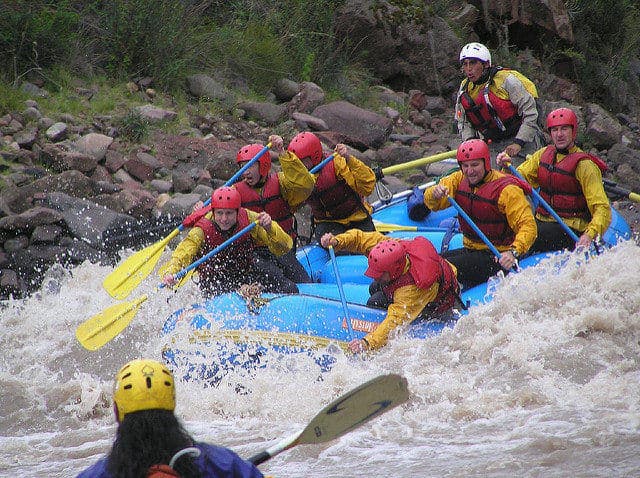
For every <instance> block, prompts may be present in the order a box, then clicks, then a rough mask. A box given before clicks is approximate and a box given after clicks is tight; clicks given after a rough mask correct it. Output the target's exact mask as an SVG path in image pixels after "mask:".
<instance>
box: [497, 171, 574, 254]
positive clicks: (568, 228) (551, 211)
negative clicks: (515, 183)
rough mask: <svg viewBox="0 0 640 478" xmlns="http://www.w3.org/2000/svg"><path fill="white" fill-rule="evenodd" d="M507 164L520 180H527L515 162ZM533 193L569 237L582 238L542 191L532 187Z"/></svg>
mask: <svg viewBox="0 0 640 478" xmlns="http://www.w3.org/2000/svg"><path fill="white" fill-rule="evenodd" d="M506 165H507V168H509V171H511V174H513V175H514V176H516V177H517V178H519V179H520V180H522V181H525V179H524V178H523V177H522V175H521V174H520V173H519V172H518V170H517V169H516V168H514V167H513V164H511V163H506ZM531 194H532V195H533V197H535V198H536V199H537V200H538V201H539V202H540V204H542V207H544V208H545V209H546V210H547V212H548V213H549V214H551V216H552V217H553V218H554V219H555V220H556V222H557V223H558V224H560V226H561V227H562V229H564V232H566V233H567V234H568V235H569V237H570V238H571V239H573V241H574V242H578V241H579V240H580V238H579V237H578V236H577V235H576V233H575V232H573V231H572V230H571V228H570V227H569V226H567V225H566V223H565V222H564V221H563V220H562V218H561V217H560V216H558V213H557V212H555V211H554V210H553V208H552V207H551V206H550V205H549V203H548V202H547V201H545V200H544V199H543V198H542V196H540V193H539V192H538V191H536V190H535V189H534V188H531Z"/></svg>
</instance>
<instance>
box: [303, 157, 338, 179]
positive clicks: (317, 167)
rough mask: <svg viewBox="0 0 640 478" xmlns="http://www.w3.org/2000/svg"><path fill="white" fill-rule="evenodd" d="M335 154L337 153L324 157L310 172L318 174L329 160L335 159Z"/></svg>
mask: <svg viewBox="0 0 640 478" xmlns="http://www.w3.org/2000/svg"><path fill="white" fill-rule="evenodd" d="M334 156H335V153H334V154H332V155H331V156H327V157H326V158H324V159H323V160H322V161H320V162H319V163H318V164H316V165H315V166H314V167H313V168H311V169H310V170H309V172H310V173H311V174H316V173H317V172H319V171H320V170H321V169H322V168H324V167H325V166H326V165H327V164H328V163H329V161H333V157H334Z"/></svg>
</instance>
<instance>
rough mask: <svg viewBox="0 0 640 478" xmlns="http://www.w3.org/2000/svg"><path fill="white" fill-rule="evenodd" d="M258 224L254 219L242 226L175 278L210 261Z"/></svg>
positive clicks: (176, 274) (178, 273)
mask: <svg viewBox="0 0 640 478" xmlns="http://www.w3.org/2000/svg"><path fill="white" fill-rule="evenodd" d="M257 224H258V221H253V222H252V223H251V224H249V225H248V226H245V227H244V228H242V229H241V230H240V231H238V232H236V233H235V234H234V235H233V236H231V237H230V238H229V239H227V240H226V241H224V242H223V243H222V244H220V245H219V246H217V247H216V248H215V249H213V250H212V251H210V252H208V253H207V254H205V255H204V256H202V257H201V258H200V259H198V260H197V261H195V262H193V263H192V264H189V265H188V266H187V267H185V268H184V269H182V270H181V271H179V272H176V273H175V274H174V275H173V278H174V279H175V280H178V279H180V278H181V277H182V276H184V275H186V274H187V273H188V272H189V271H190V270H192V269H195V268H196V267H198V266H199V265H200V264H202V263H203V262H206V261H208V260H209V259H211V258H212V257H213V256H215V255H216V254H217V253H218V252H220V251H221V250H222V249H225V248H226V247H228V246H229V245H230V244H231V243H232V242H234V241H235V240H236V239H238V238H239V237H241V236H244V235H245V234H246V233H247V232H249V231H250V230H251V229H253V228H254V227H256V225H257ZM163 286H164V284H162V285H161V286H160V287H163Z"/></svg>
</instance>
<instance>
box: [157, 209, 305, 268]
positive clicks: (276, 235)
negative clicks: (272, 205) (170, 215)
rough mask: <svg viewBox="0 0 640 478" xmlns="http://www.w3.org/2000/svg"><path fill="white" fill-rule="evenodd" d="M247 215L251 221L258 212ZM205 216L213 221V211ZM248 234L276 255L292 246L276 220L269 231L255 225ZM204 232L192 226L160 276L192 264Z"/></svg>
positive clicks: (289, 237) (255, 217)
mask: <svg viewBox="0 0 640 478" xmlns="http://www.w3.org/2000/svg"><path fill="white" fill-rule="evenodd" d="M247 214H248V215H249V221H251V222H253V221H255V220H257V219H258V213H257V212H253V211H249V210H247ZM205 218H207V219H209V220H210V221H213V212H209V213H207V215H206V216H205ZM249 235H250V236H251V238H252V239H253V241H254V242H255V243H256V245H257V246H266V247H268V248H269V250H270V251H271V252H272V253H273V254H274V255H276V256H281V255H283V254H285V253H286V252H288V251H289V250H290V249H291V248H292V247H293V240H292V239H291V236H289V234H287V233H286V232H284V230H283V229H282V228H281V227H280V225H279V224H278V223H277V222H276V221H272V222H271V232H267V230H266V229H264V228H263V227H261V226H260V225H257V226H256V227H254V228H253V229H251V231H249ZM204 241H205V238H204V232H203V231H202V229H200V228H199V227H194V228H192V229H191V230H190V231H189V234H187V237H185V238H184V239H183V240H182V242H180V244H178V246H177V247H176V249H175V251H173V254H171V259H169V261H168V262H167V263H166V264H165V265H163V266H162V267H161V268H160V270H159V273H160V276H161V277H162V276H164V275H166V274H172V275H173V274H175V273H176V272H179V271H180V270H182V269H184V268H185V267H187V266H188V265H189V264H192V263H193V262H194V261H195V260H197V259H198V258H199V255H200V250H201V248H202V245H203V244H204ZM229 267H233V264H229Z"/></svg>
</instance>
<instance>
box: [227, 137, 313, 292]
mask: <svg viewBox="0 0 640 478" xmlns="http://www.w3.org/2000/svg"><path fill="white" fill-rule="evenodd" d="M269 143H271V150H272V151H274V152H275V153H278V161H279V163H280V167H281V168H282V171H280V172H277V173H276V172H272V171H271V155H270V153H269V151H265V152H264V153H262V155H260V157H259V158H258V161H257V162H256V163H254V164H253V165H252V166H250V167H249V168H248V169H247V170H245V171H244V173H243V174H242V181H240V182H238V183H236V184H235V188H236V189H237V190H238V192H239V193H240V197H241V199H242V207H245V208H247V209H250V210H252V211H255V212H261V211H266V212H267V213H268V214H269V215H270V216H271V218H272V219H273V220H274V221H276V222H277V223H278V224H279V225H280V227H282V229H284V231H285V232H286V233H287V234H289V235H290V236H291V239H293V247H292V248H291V250H290V251H289V252H287V253H285V254H283V255H281V256H279V257H275V258H273V256H272V254H271V253H270V252H269V250H268V249H267V248H266V247H260V248H258V249H257V254H258V256H259V257H261V258H264V259H265V260H267V261H269V260H275V261H276V262H277V263H278V264H280V266H281V268H282V271H283V273H284V275H285V276H286V277H288V278H289V279H291V280H292V281H294V282H310V281H311V279H310V278H309V275H308V274H307V272H306V271H305V269H304V267H302V265H301V264H300V262H299V261H298V260H297V258H296V243H297V238H298V231H297V223H296V218H295V216H294V213H295V212H296V210H297V209H298V208H299V207H300V205H301V204H302V203H303V202H304V201H305V200H306V199H307V198H308V197H309V195H310V194H311V192H312V191H313V187H314V186H315V178H314V177H313V175H312V174H311V173H309V170H308V169H307V168H306V166H305V165H304V164H303V163H302V161H300V159H298V157H297V156H296V155H295V154H293V153H291V152H289V151H285V149H284V147H283V140H282V137H281V136H278V135H271V136H269ZM263 149H264V147H263V145H261V144H248V145H246V146H243V147H242V148H240V150H239V151H238V154H237V157H236V161H237V162H238V163H239V164H243V163H246V162H247V161H250V160H251V159H253V158H254V157H255V155H256V154H258V153H259V152H260V151H262V150H263Z"/></svg>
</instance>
